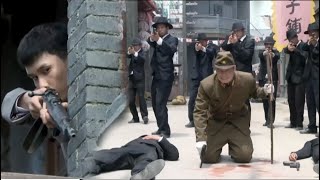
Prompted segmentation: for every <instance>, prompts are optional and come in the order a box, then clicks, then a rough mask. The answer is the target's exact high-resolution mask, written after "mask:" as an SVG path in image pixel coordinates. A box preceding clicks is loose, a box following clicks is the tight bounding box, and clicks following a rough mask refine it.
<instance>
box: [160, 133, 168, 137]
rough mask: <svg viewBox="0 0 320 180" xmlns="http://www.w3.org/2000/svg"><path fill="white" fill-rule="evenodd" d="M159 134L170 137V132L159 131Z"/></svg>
mask: <svg viewBox="0 0 320 180" xmlns="http://www.w3.org/2000/svg"><path fill="white" fill-rule="evenodd" d="M160 136H162V137H165V138H170V134H168V133H165V132H160Z"/></svg>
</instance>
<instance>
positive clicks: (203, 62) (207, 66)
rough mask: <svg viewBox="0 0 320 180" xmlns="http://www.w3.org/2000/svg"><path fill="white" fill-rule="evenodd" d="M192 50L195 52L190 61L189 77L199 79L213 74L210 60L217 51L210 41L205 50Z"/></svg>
mask: <svg viewBox="0 0 320 180" xmlns="http://www.w3.org/2000/svg"><path fill="white" fill-rule="evenodd" d="M194 52H195V54H196V59H194V60H193V61H192V71H191V79H194V80H199V81H201V80H202V79H204V78H206V77H208V76H210V75H211V74H213V67H212V61H213V60H214V57H215V56H216V55H217V52H216V49H215V48H214V46H213V44H212V43H209V44H208V46H207V47H206V52H203V51H202V50H200V51H196V50H194Z"/></svg>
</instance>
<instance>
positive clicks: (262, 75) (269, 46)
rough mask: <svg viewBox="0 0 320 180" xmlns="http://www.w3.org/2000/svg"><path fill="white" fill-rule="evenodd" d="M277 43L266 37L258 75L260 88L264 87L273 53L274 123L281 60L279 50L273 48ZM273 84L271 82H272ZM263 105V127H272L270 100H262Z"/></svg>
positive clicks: (260, 56) (261, 52)
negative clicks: (279, 61)
mask: <svg viewBox="0 0 320 180" xmlns="http://www.w3.org/2000/svg"><path fill="white" fill-rule="evenodd" d="M274 43H275V40H274V39H273V38H272V37H270V36H268V37H266V39H265V41H264V46H265V50H261V51H260V52H259V58H260V68H259V74H258V80H259V86H260V87H264V85H265V84H266V83H268V82H267V81H268V79H267V78H268V76H267V56H268V55H269V53H271V57H272V81H273V86H274V94H273V97H274V101H272V114H273V118H272V122H274V119H275V109H276V103H275V102H276V97H277V87H278V65H277V63H278V60H279V59H280V53H279V51H278V50H276V49H274V48H273V45H274ZM270 83H271V82H270ZM262 103H263V109H264V116H265V120H266V122H265V123H264V124H263V126H268V127H270V117H269V100H268V99H262Z"/></svg>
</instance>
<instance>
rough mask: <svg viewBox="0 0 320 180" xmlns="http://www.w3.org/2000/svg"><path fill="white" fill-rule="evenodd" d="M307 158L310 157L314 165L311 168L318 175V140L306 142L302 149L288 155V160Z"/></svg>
mask: <svg viewBox="0 0 320 180" xmlns="http://www.w3.org/2000/svg"><path fill="white" fill-rule="evenodd" d="M309 157H312V160H313V162H314V163H315V165H314V167H313V169H314V171H315V172H316V173H318V174H319V138H315V139H312V140H311V141H307V142H306V143H305V144H304V146H303V148H302V149H300V150H298V151H297V152H292V153H291V154H290V156H289V160H290V161H296V160H300V159H306V158H309Z"/></svg>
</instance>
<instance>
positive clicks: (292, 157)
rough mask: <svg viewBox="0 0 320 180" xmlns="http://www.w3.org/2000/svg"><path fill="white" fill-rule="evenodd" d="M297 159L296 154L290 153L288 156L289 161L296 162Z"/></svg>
mask: <svg viewBox="0 0 320 180" xmlns="http://www.w3.org/2000/svg"><path fill="white" fill-rule="evenodd" d="M297 159H298V155H297V153H294V152H292V153H291V154H290V156H289V160H290V161H296V160H297Z"/></svg>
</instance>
